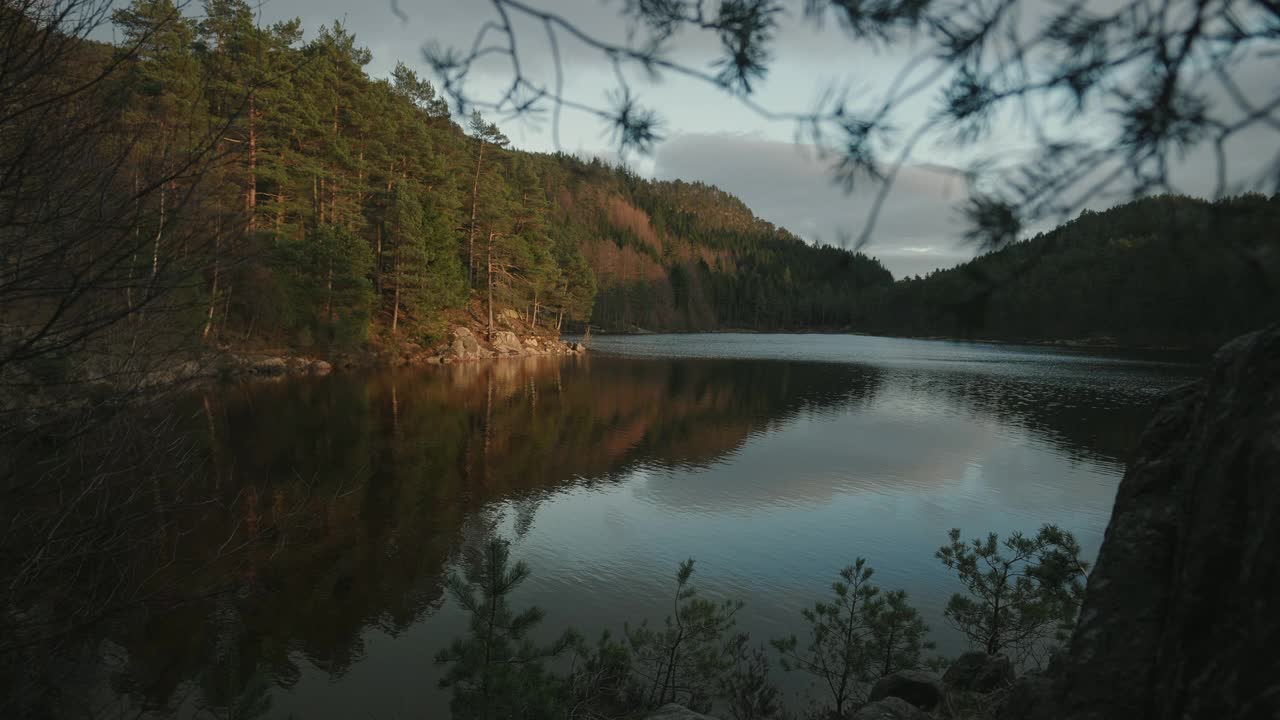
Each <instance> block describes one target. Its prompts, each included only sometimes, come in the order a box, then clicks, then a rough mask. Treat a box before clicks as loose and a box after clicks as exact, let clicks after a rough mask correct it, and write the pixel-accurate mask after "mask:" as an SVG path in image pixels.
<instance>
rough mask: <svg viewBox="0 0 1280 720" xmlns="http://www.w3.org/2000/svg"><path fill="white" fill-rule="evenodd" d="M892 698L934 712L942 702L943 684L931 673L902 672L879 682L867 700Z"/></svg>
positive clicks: (872, 688) (883, 678)
mask: <svg viewBox="0 0 1280 720" xmlns="http://www.w3.org/2000/svg"><path fill="white" fill-rule="evenodd" d="M891 697H893V698H900V699H902V700H906V701H907V702H909V703H911V704H912V705H915V706H916V707H918V708H920V709H921V710H932V709H934V708H935V707H937V706H938V705H939V704H940V703H941V702H942V683H940V682H939V681H938V678H937V677H936V676H934V675H933V674H931V673H927V672H921V671H919V670H902V671H899V672H896V673H893V674H892V675H885V676H884V677H882V678H880V679H879V680H877V681H876V684H875V685H873V686H872V687H871V694H870V695H868V696H867V700H869V701H870V702H875V701H877V700H883V699H884V698H891Z"/></svg>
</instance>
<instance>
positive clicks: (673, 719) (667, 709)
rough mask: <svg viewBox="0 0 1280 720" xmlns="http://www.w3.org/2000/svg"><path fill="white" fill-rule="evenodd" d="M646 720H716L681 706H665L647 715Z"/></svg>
mask: <svg viewBox="0 0 1280 720" xmlns="http://www.w3.org/2000/svg"><path fill="white" fill-rule="evenodd" d="M644 720H715V718H713V717H711V716H710V715H703V714H702V713H696V712H694V711H692V710H689V709H687V708H685V707H682V706H680V705H675V704H671V705H663V706H662V707H660V708H658V709H657V710H654V711H653V712H651V713H649V714H648V715H645V717H644Z"/></svg>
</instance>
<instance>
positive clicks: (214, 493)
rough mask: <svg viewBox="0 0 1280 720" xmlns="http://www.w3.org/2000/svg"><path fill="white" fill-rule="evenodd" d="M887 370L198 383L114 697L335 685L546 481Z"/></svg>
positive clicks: (560, 370)
mask: <svg viewBox="0 0 1280 720" xmlns="http://www.w3.org/2000/svg"><path fill="white" fill-rule="evenodd" d="M891 377H892V376H891V375H890V374H887V373H886V372H884V371H881V370H878V369H874V368H868V367H863V366H856V365H849V364H818V363H794V362H779V361H747V360H678V361H664V360H627V359H621V358H593V357H587V358H578V359H574V360H569V361H561V360H560V359H551V358H529V359H525V360H509V361H504V362H497V363H487V364H476V365H464V366H455V367H446V368H442V369H440V370H438V371H432V372H427V373H417V372H414V373H384V374H379V375H376V376H373V377H369V378H367V379H364V378H359V377H352V376H337V377H331V378H325V379H311V380H300V381H290V382H284V383H278V384H252V385H244V386H237V387H231V388H222V387H219V388H209V389H208V391H206V392H204V393H201V394H199V395H198V396H196V397H194V398H191V399H190V401H189V403H188V405H187V406H184V407H182V408H180V413H179V415H180V416H181V417H185V418H187V426H186V427H185V428H184V430H183V432H185V433H187V436H186V437H187V438H188V439H191V438H194V439H195V444H196V445H197V448H198V449H197V458H196V459H197V461H198V464H199V465H200V466H202V470H201V471H200V472H197V473H194V474H193V477H194V478H195V479H191V478H187V479H186V480H184V485H185V487H186V490H185V491H184V492H185V493H186V499H187V500H188V504H189V505H190V506H191V507H194V508H198V512H193V513H191V514H190V515H189V516H187V517H185V518H184V519H183V520H182V521H181V522H178V521H171V522H170V523H168V526H170V527H182V528H183V530H182V532H181V533H180V534H178V536H176V538H175V540H174V542H173V548H174V550H173V552H174V555H173V558H172V559H168V560H165V561H164V562H161V561H160V560H159V559H157V558H151V559H150V560H149V561H148V562H151V563H153V565H155V566H156V572H157V577H156V580H155V582H156V583H161V584H162V583H165V582H170V583H172V584H174V585H178V583H179V582H180V586H178V587H175V590H181V593H179V594H178V595H177V596H175V597H181V598H182V599H184V600H185V602H182V603H180V604H177V605H176V607H175V608H164V609H163V611H160V612H152V613H148V614H145V615H139V616H137V617H135V618H133V619H132V620H131V621H130V622H128V623H121V624H117V625H114V626H112V628H111V629H110V631H109V635H110V636H111V637H112V639H113V640H114V641H115V642H117V643H119V644H120V645H122V646H123V647H124V648H125V649H126V651H127V657H128V668H127V672H126V673H124V674H123V677H122V678H121V679H119V680H118V683H117V688H118V689H120V690H122V691H124V692H126V693H128V694H130V695H131V696H132V697H133V698H134V699H135V701H136V702H137V703H139V704H145V705H148V706H152V707H173V706H174V705H175V704H177V703H179V702H181V696H182V695H183V693H184V692H185V691H190V689H191V688H193V687H194V688H198V690H197V692H198V694H199V696H200V698H201V703H203V704H204V705H207V706H209V707H214V708H221V709H222V710H223V711H229V709H231V708H234V707H240V708H242V709H243V710H246V711H249V712H248V713H247V714H248V715H252V714H253V711H255V710H257V711H261V712H265V711H266V710H267V708H268V707H269V705H268V698H267V695H266V689H267V688H269V687H270V686H272V685H282V686H289V685H292V684H293V683H295V682H297V680H298V679H299V677H300V676H301V673H302V670H301V668H300V667H299V660H300V659H302V658H305V662H306V663H308V664H310V665H312V666H314V667H316V668H319V669H321V670H323V671H325V672H327V673H328V674H330V676H332V677H337V676H340V675H342V674H344V673H345V672H346V671H347V670H348V669H349V668H350V667H351V666H352V665H353V664H354V663H356V662H358V661H359V660H360V659H361V657H363V654H364V646H363V641H362V637H363V633H364V632H365V631H366V630H367V629H369V628H377V629H379V630H381V631H383V632H386V633H388V634H391V635H396V634H398V633H401V632H403V631H405V630H406V629H407V628H409V627H410V626H412V625H413V624H415V623H416V622H418V621H419V620H421V619H422V618H423V617H424V616H426V615H428V614H430V613H431V612H433V610H434V609H435V608H437V607H439V605H440V604H441V602H442V599H443V589H442V580H443V577H442V576H443V574H444V572H445V569H446V568H447V567H448V565H449V564H450V563H452V562H457V561H462V560H465V555H466V548H468V547H473V546H478V545H480V544H482V543H483V541H484V540H485V539H486V538H488V537H491V536H493V535H494V534H495V533H498V532H499V530H500V528H501V529H504V530H505V529H506V528H505V526H504V523H506V522H508V521H510V522H511V524H512V528H513V529H514V532H515V533H516V534H517V535H523V534H525V533H527V532H528V531H529V529H530V528H531V527H532V525H533V521H534V518H535V516H536V513H537V507H538V504H539V502H541V500H542V499H544V498H546V497H547V496H548V495H549V494H550V493H553V492H555V491H557V490H558V489H561V488H565V487H572V486H580V485H584V484H588V485H589V484H594V483H601V482H610V481H611V479H612V478H617V477H620V476H621V475H623V474H625V473H626V471H627V470H629V469H631V468H634V467H639V466H644V467H652V466H665V467H691V466H704V465H707V464H711V463H714V462H715V461H716V460H717V459H718V458H721V457H722V456H724V455H725V454H727V453H730V452H733V451H734V450H736V449H737V448H739V447H740V446H742V444H743V443H744V442H745V441H746V440H747V439H748V438H749V437H750V436H751V435H753V434H755V433H760V432H764V431H767V430H769V429H770V428H774V427H778V426H779V425H782V424H784V423H786V422H788V421H790V420H791V419H793V418H795V417H797V416H800V415H804V414H826V413H836V412H840V411H843V410H845V409H847V408H849V407H850V406H853V405H861V404H864V403H868V402H870V401H872V400H873V399H874V398H875V397H876V396H877V395H878V394H879V393H880V392H881V391H882V389H883V388H884V386H885V385H886V383H889V382H892V380H891V379H890V378H891ZM936 384H937V388H936V389H937V390H939V391H940V392H942V393H943V394H944V395H945V396H946V397H948V398H951V399H952V400H954V401H956V402H959V403H962V404H964V405H966V406H968V407H971V408H973V409H975V410H976V411H979V412H984V413H994V414H996V415H997V416H1000V417H1001V418H1002V419H1006V418H1007V419H1008V421H1009V422H1014V423H1015V424H1018V425H1020V426H1023V427H1027V428H1029V429H1031V430H1032V431H1033V432H1036V433H1038V434H1039V433H1043V434H1045V435H1047V436H1050V437H1054V438H1060V440H1061V442H1064V443H1066V444H1068V445H1069V446H1071V447H1074V448H1077V451H1078V452H1080V453H1081V454H1084V455H1088V456H1090V457H1096V456H1099V455H1102V456H1105V457H1116V458H1118V457H1122V456H1123V452H1127V446H1126V447H1124V448H1120V447H1118V445H1119V444H1122V443H1123V442H1124V439H1125V438H1127V437H1129V435H1130V434H1131V433H1132V428H1133V427H1136V426H1137V425H1138V424H1140V423H1139V421H1138V420H1137V419H1134V418H1130V415H1128V414H1127V413H1128V412H1130V411H1128V410H1125V411H1123V413H1124V414H1118V413H1117V409H1116V408H1115V407H1109V408H1107V409H1106V410H1105V411H1101V410H1099V411H1097V412H1090V413H1085V414H1081V413H1079V412H1077V410H1079V408H1062V409H1055V408H1054V407H1053V405H1052V404H1050V403H1048V402H1045V398H1044V397H1043V395H1041V394H1037V393H1039V392H1040V391H1039V390H1037V389H1036V386H1035V384H1034V383H1021V382H1020V381H1004V380H1001V381H994V380H992V379H990V378H987V379H985V380H984V379H982V378H976V377H975V378H968V379H966V378H950V377H949V378H947V379H946V380H943V381H939V382H937V383H936ZM933 389H934V388H932V387H931V388H930V390H931V391H932V390H933ZM1126 418H1129V419H1131V420H1132V422H1131V423H1126V422H1125V419H1126ZM176 437H179V434H178V433H177V432H176V431H175V438H176ZM1116 437H1119V438H1121V440H1120V441H1115V440H1114V438H1116ZM1113 442H1114V443H1116V444H1117V446H1116V447H1112V446H1109V445H1108V443H1113ZM132 472H136V473H139V474H145V472H146V471H145V469H135V470H133V471H132ZM139 502H143V500H142V499H139ZM229 547H231V548H239V549H240V551H239V552H237V553H234V554H232V553H227V552H225V551H224V549H225V548H229ZM136 562H138V561H136V560H135V563H136ZM179 569H180V570H181V571H180V572H179ZM192 596H200V597H203V596H207V597H206V598H205V599H195V600H193V599H191V598H192Z"/></svg>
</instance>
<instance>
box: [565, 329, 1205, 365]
mask: <svg viewBox="0 0 1280 720" xmlns="http://www.w3.org/2000/svg"><path fill="white" fill-rule="evenodd" d="M566 334H571V333H566ZM591 334H592V335H604V336H624V337H643V336H646V335H860V336H865V337H883V338H894V339H898V340H946V341H948V342H968V343H990V344H993V345H1022V346H1026V347H1061V348H1067V349H1072V350H1133V351H1145V352H1170V353H1187V354H1192V355H1204V356H1205V357H1206V358H1207V357H1208V356H1210V355H1212V354H1213V353H1214V352H1215V351H1216V349H1217V346H1216V345H1215V346H1213V347H1208V346H1194V345H1160V344H1131V343H1125V342H1121V341H1117V340H1115V339H1114V338H1110V337H1098V338H1056V339H1048V340H1043V339H1008V338H1000V339H996V338H981V337H960V336H955V335H896V334H892V333H874V332H864V331H860V330H849V329H842V328H805V329H780V330H755V329H749V328H719V329H715V330H647V329H643V328H636V329H634V330H601V329H596V328H592V331H591ZM578 336H581V334H578Z"/></svg>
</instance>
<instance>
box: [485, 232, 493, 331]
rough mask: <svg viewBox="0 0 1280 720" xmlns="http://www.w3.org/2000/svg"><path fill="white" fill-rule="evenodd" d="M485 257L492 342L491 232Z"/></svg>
mask: <svg viewBox="0 0 1280 720" xmlns="http://www.w3.org/2000/svg"><path fill="white" fill-rule="evenodd" d="M485 257H486V260H485V269H486V274H487V275H488V279H489V282H488V285H489V341H490V342H493V233H489V244H488V246H487V253H486V256H485Z"/></svg>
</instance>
